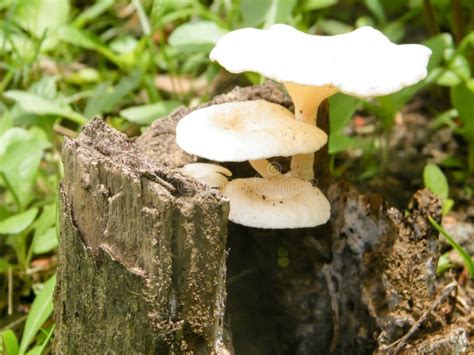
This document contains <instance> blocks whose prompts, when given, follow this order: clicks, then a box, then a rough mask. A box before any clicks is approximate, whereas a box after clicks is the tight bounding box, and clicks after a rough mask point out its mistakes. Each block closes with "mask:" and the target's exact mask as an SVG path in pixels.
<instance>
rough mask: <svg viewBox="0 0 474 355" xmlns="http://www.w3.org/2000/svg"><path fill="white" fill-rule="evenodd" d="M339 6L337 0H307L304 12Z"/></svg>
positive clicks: (304, 3)
mask: <svg viewBox="0 0 474 355" xmlns="http://www.w3.org/2000/svg"><path fill="white" fill-rule="evenodd" d="M336 4H337V0H305V1H304V2H303V10H305V11H313V10H321V9H325V8H327V7H331V6H333V5H336Z"/></svg>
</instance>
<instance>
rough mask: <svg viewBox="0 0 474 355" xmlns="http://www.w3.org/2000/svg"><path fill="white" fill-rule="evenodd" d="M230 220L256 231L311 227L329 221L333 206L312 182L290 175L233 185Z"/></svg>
mask: <svg viewBox="0 0 474 355" xmlns="http://www.w3.org/2000/svg"><path fill="white" fill-rule="evenodd" d="M223 194H224V195H226V196H227V197H229V199H230V214H229V219H230V220H231V221H233V222H235V223H239V224H243V225H245V226H249V227H255V228H272V229H277V228H307V227H315V226H318V225H321V224H324V223H326V222H327V220H328V219H329V217H330V204H329V201H328V200H327V199H326V197H325V196H324V195H323V194H322V193H321V191H320V190H319V189H318V188H317V187H314V186H313V185H312V184H311V183H310V182H308V181H303V180H300V179H296V178H293V177H287V176H278V177H274V178H272V179H262V178H246V179H236V180H233V181H231V182H229V183H228V184H227V185H226V186H225V187H224V189H223Z"/></svg>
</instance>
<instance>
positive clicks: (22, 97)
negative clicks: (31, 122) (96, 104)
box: [3, 90, 86, 124]
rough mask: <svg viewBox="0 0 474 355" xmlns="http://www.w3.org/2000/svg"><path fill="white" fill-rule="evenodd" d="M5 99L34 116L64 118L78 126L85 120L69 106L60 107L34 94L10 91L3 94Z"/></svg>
mask: <svg viewBox="0 0 474 355" xmlns="http://www.w3.org/2000/svg"><path fill="white" fill-rule="evenodd" d="M3 95H4V96H5V97H7V98H9V99H11V100H14V101H16V102H17V103H18V104H19V105H20V106H21V108H22V109H23V110H24V111H26V112H28V113H33V114H36V115H56V116H61V117H65V118H67V119H69V120H71V121H73V122H76V123H78V124H84V123H86V118H85V117H84V116H82V115H80V114H79V113H77V112H74V111H73V110H72V109H71V108H70V107H69V106H62V105H59V104H58V103H56V102H55V101H50V100H47V99H44V98H42V97H41V96H38V95H36V94H32V93H29V92H26V91H20V90H10V91H7V92H5V93H4V94H3Z"/></svg>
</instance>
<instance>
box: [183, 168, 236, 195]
mask: <svg viewBox="0 0 474 355" xmlns="http://www.w3.org/2000/svg"><path fill="white" fill-rule="evenodd" d="M180 171H181V173H183V174H184V175H186V176H190V177H192V178H194V179H196V180H197V181H199V182H202V183H203V184H206V185H208V186H210V187H213V188H217V189H222V188H223V187H224V186H225V185H226V184H227V182H228V181H227V178H226V176H227V177H231V176H232V172H231V171H230V170H229V169H226V168H224V167H223V166H220V165H217V164H210V163H190V164H186V165H185V166H183V167H182V168H181V169H180Z"/></svg>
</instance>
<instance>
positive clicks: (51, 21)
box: [15, 0, 70, 50]
mask: <svg viewBox="0 0 474 355" xmlns="http://www.w3.org/2000/svg"><path fill="white" fill-rule="evenodd" d="M69 10H70V6H69V0H54V1H51V0H49V1H48V0H20V1H19V2H18V10H17V11H16V18H15V20H16V21H17V23H19V24H20V25H21V26H22V27H23V28H24V29H25V30H27V31H29V32H30V33H32V34H33V35H34V36H35V37H36V38H41V37H43V36H44V35H46V37H45V40H44V42H43V43H42V48H43V49H45V50H50V49H53V48H54V47H55V46H56V45H57V43H58V37H57V30H58V28H60V27H61V26H62V25H64V24H66V22H67V21H68V17H69Z"/></svg>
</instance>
